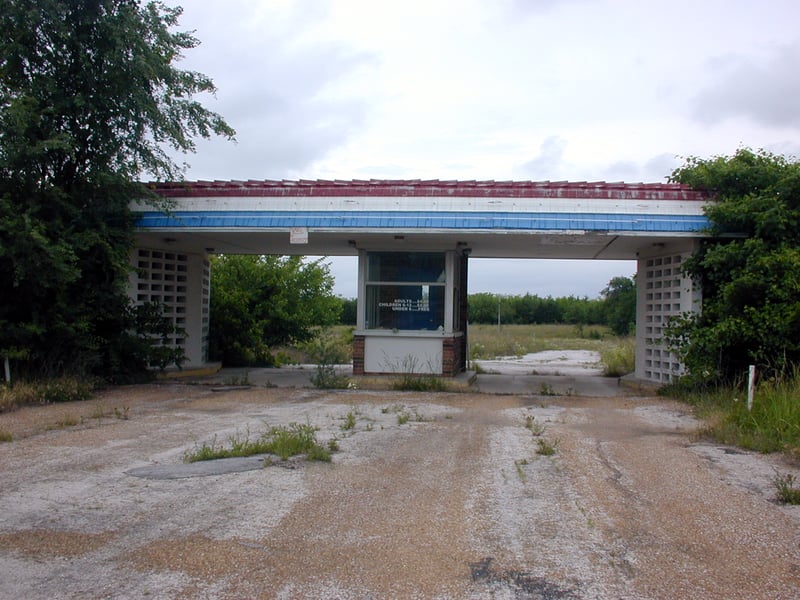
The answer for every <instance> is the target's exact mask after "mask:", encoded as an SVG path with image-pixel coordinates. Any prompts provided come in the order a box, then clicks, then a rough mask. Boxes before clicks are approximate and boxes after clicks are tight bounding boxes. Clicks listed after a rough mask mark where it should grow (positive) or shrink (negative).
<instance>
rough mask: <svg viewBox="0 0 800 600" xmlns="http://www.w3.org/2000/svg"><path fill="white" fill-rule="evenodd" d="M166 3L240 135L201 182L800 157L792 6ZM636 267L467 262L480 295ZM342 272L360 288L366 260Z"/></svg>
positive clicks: (343, 265) (611, 170) (521, 174)
mask: <svg viewBox="0 0 800 600" xmlns="http://www.w3.org/2000/svg"><path fill="white" fill-rule="evenodd" d="M167 3H168V4H170V5H175V4H180V5H182V6H183V7H184V14H183V16H182V17H181V20H180V29H181V30H195V35H196V36H197V37H198V38H199V39H200V41H201V42H202V43H201V45H200V46H199V47H198V48H196V49H194V50H192V51H190V52H189V53H188V54H187V56H186V57H185V59H184V60H183V61H182V62H181V63H179V67H180V68H184V69H191V70H196V71H200V72H202V73H205V74H206V75H209V76H210V77H211V78H212V79H213V80H214V82H215V84H216V86H217V88H218V92H217V95H216V98H204V99H203V101H204V103H205V104H206V105H207V106H208V107H209V108H211V109H212V110H215V111H217V112H219V113H221V114H222V115H223V116H224V117H225V118H226V119H227V120H228V122H229V123H230V124H231V126H233V127H234V128H235V129H236V130H237V136H236V137H237V143H236V144H231V143H228V142H225V141H223V140H212V141H209V142H205V141H201V142H200V143H198V147H197V154H196V155H190V156H189V157H187V159H186V160H187V161H188V162H189V163H190V167H189V168H188V169H187V171H186V178H187V179H189V180H195V179H222V180H227V179H298V178H304V179H316V178H326V179H327V178H338V179H370V178H376V179H379V178H392V179H399V178H409V179H414V178H426V179H496V180H508V179H530V180H551V181H555V180H572V181H586V180H589V181H599V180H603V181H628V182H638V181H644V182H662V181H664V180H665V178H666V177H667V176H668V175H669V174H670V172H671V171H672V169H674V168H675V167H677V166H679V165H680V164H682V158H683V157H686V156H700V157H709V156H713V155H719V154H732V153H733V152H735V151H736V149H737V148H738V147H740V146H748V147H751V148H754V149H758V148H765V149H768V150H771V151H773V152H777V153H780V154H786V155H789V156H797V155H798V154H800V139H798V133H799V132H800V100H799V99H800V28H798V23H800V2H797V1H796V0H669V1H662V0H458V1H454V0H453V1H451V0H419V1H417V0H403V1H402V2H388V1H385V2H384V1H379V0H225V1H224V2H219V1H209V0H183V1H182V2H175V1H173V0H170V1H169V2H167ZM635 269H636V267H635V263H632V262H627V261H625V262H597V261H596V262H589V263H587V262H569V261H481V260H473V261H471V263H470V287H469V291H470V293H475V292H481V291H489V292H496V293H504V294H524V293H525V292H531V293H534V294H538V295H540V296H547V295H553V296H563V295H569V294H574V295H578V296H582V295H588V296H590V297H594V296H596V295H597V293H598V292H599V291H600V290H601V289H602V288H603V287H604V286H605V285H606V283H607V282H608V281H609V279H611V277H613V276H615V275H632V274H633V273H634V272H635ZM331 271H332V273H333V274H334V276H335V277H336V282H337V285H336V289H335V291H336V292H337V293H338V294H340V295H343V296H346V297H355V295H356V283H355V282H356V272H355V262H354V260H352V259H341V258H340V259H331Z"/></svg>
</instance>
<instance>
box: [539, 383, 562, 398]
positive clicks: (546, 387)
mask: <svg viewBox="0 0 800 600" xmlns="http://www.w3.org/2000/svg"><path fill="white" fill-rule="evenodd" d="M539 395H541V396H558V394H557V393H556V391H555V390H554V389H553V386H552V385H550V384H549V383H547V382H546V381H543V382H542V385H541V386H540V387H539Z"/></svg>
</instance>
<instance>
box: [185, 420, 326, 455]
mask: <svg viewBox="0 0 800 600" xmlns="http://www.w3.org/2000/svg"><path fill="white" fill-rule="evenodd" d="M317 431H318V428H317V427H314V426H312V425H311V424H308V423H305V424H302V423H290V424H289V425H288V426H277V427H271V428H270V429H269V430H268V431H267V432H266V433H264V434H263V435H261V436H260V437H258V438H256V439H252V440H251V439H250V432H249V431H248V432H246V433H245V434H244V435H242V434H238V433H237V434H236V435H234V436H231V437H230V438H229V440H228V441H229V443H228V445H227V446H223V445H220V444H219V443H218V442H217V438H216V436H215V437H214V438H213V439H212V440H211V442H210V443H206V442H204V443H203V444H201V445H199V446H197V445H195V448H194V450H193V451H191V452H186V453H185V454H184V457H183V460H184V462H190V463H191V462H197V461H201V460H214V459H218V458H231V457H235V456H254V455H256V454H275V455H276V456H278V457H279V458H280V459H281V460H287V459H289V458H290V457H292V456H297V455H299V454H305V455H306V459H307V460H317V461H325V462H329V461H330V460H331V450H330V444H329V448H325V447H324V446H321V445H320V444H319V443H318V442H317V438H316V432H317ZM337 447H338V444H337Z"/></svg>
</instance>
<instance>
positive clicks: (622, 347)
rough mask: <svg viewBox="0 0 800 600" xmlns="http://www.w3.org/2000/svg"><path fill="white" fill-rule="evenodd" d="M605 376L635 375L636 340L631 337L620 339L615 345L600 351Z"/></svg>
mask: <svg viewBox="0 0 800 600" xmlns="http://www.w3.org/2000/svg"><path fill="white" fill-rule="evenodd" d="M600 361H601V362H602V363H603V375H605V376H606V377H622V376H623V375H627V374H628V373H633V371H634V369H635V361H636V340H635V339H634V338H631V337H627V338H620V339H619V340H618V342H616V343H614V344H609V345H605V346H603V347H602V348H601V350H600Z"/></svg>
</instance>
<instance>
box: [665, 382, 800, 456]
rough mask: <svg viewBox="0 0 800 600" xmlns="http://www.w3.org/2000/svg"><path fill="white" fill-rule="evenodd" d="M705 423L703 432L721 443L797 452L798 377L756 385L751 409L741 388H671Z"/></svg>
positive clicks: (799, 450)
mask: <svg viewBox="0 0 800 600" xmlns="http://www.w3.org/2000/svg"><path fill="white" fill-rule="evenodd" d="M670 391H674V392H678V393H677V394H676V396H677V397H679V398H681V399H682V400H684V401H685V402H688V403H689V404H691V405H693V406H694V407H695V411H696V414H697V416H698V417H700V418H701V419H703V420H704V421H705V422H706V426H705V428H704V429H703V433H704V434H706V435H708V436H709V437H711V438H713V439H714V440H716V441H718V442H721V443H723V444H729V445H732V446H739V447H741V448H745V449H747V450H755V451H757V452H763V453H769V452H786V453H789V454H794V455H797V454H800V377H799V376H798V374H795V375H794V376H792V377H790V378H786V379H783V380H778V381H766V382H762V383H760V384H759V385H757V386H756V389H755V394H754V398H753V407H752V410H748V409H747V401H746V392H745V391H744V390H742V389H740V388H735V387H729V388H717V389H711V390H700V391H691V390H689V391H687V390H685V389H682V388H681V387H680V386H674V387H672V388H670Z"/></svg>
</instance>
